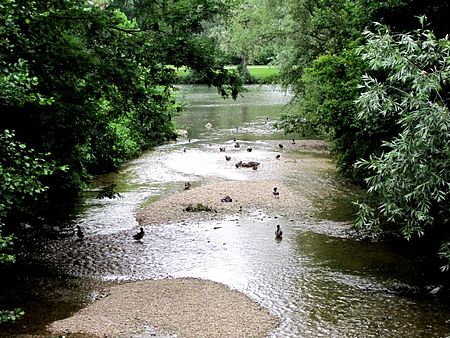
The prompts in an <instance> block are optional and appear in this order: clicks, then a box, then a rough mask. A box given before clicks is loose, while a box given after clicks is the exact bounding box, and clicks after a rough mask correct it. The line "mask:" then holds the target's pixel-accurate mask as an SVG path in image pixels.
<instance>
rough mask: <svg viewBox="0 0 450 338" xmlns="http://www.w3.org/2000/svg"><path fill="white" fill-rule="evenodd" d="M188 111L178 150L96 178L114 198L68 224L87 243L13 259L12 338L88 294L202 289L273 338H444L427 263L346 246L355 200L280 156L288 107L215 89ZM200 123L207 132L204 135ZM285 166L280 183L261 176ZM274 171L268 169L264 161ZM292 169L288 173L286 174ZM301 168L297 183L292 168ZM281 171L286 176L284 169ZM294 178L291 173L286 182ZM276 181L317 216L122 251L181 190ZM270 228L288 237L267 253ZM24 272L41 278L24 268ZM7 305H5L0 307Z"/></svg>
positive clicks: (281, 96)
mask: <svg viewBox="0 0 450 338" xmlns="http://www.w3.org/2000/svg"><path fill="white" fill-rule="evenodd" d="M181 91H182V92H183V93H185V95H186V97H185V99H186V102H188V103H189V105H188V106H187V107H186V110H185V112H183V113H182V115H181V116H179V117H177V123H178V126H179V127H180V128H182V129H185V130H187V132H188V135H189V136H188V138H186V139H180V140H179V141H177V142H176V143H171V144H166V145H163V146H160V147H157V148H156V149H154V150H152V151H149V152H147V153H145V154H143V155H142V156H141V157H139V158H138V159H136V160H133V161H131V162H129V163H128V164H127V165H125V166H124V167H123V168H122V169H121V170H120V171H119V172H118V173H112V174H109V175H104V176H102V177H99V181H98V187H101V186H102V185H105V184H110V183H114V184H116V185H117V189H118V191H119V192H120V195H121V197H118V198H116V199H112V200H109V199H96V198H95V197H94V196H95V191H94V192H87V194H86V198H85V199H84V202H83V203H82V204H81V205H80V210H79V212H78V214H77V215H76V218H75V220H74V223H76V224H78V225H81V226H82V227H83V229H84V230H85V232H86V238H85V239H84V240H83V241H76V240H74V238H73V237H69V238H62V239H58V240H52V241H46V242H45V243H41V244H40V246H39V248H38V249H37V250H36V252H35V253H34V254H33V256H32V257H30V256H23V257H22V256H20V257H19V262H18V268H16V269H20V267H21V266H23V267H24V269H23V271H22V272H21V273H17V271H16V273H15V275H14V277H11V276H12V275H11V276H8V277H6V275H5V274H3V278H2V283H3V286H4V292H5V293H8V294H7V295H5V294H4V296H6V297H2V299H1V300H2V302H0V305H2V306H4V305H5V304H6V305H11V304H13V305H18V306H21V307H23V308H24V309H25V310H26V312H27V314H28V317H26V318H25V319H24V320H23V321H21V322H19V323H18V325H16V326H13V327H12V328H11V330H12V331H9V332H13V333H16V334H17V333H39V332H42V331H43V326H44V325H45V324H46V323H48V322H50V321H52V320H56V319H59V318H64V317H66V316H69V315H70V314H71V313H73V312H74V311H76V310H77V309H79V308H80V307H82V306H85V305H86V304H88V303H89V302H91V301H92V299H95V298H96V297H98V293H99V292H100V291H99V288H98V285H97V283H96V281H99V280H100V281H108V282H115V281H127V280H138V279H148V278H164V277H199V278H205V279H210V280H214V281H217V282H221V283H223V284H226V285H228V286H229V287H231V288H234V289H237V290H239V291H242V292H243V293H245V294H247V295H249V296H250V297H251V298H252V299H254V300H255V301H256V302H258V303H259V304H261V305H262V306H264V307H266V308H267V309H269V311H270V312H272V313H273V314H275V315H277V316H279V317H280V318H281V325H280V327H279V328H278V329H276V330H275V331H274V332H273V333H272V334H271V337H444V336H446V335H448V334H449V333H450V326H449V324H448V323H447V322H446V321H447V320H448V319H449V318H450V311H449V307H448V299H446V298H445V299H443V298H442V297H436V296H431V295H429V294H428V293H427V292H424V291H423V290H424V289H423V287H424V286H425V285H426V282H424V280H423V275H422V269H423V268H424V264H425V263H424V262H422V261H420V257H419V256H417V255H414V254H413V253H412V252H411V250H410V249H409V248H408V247H404V246H400V245H398V244H397V243H390V242H389V243H386V242H385V243H376V242H371V241H368V240H362V239H358V238H354V237H352V236H351V235H350V234H349V232H348V228H349V226H348V224H349V221H350V220H351V218H352V213H353V212H354V210H353V208H352V205H351V202H350V201H351V200H352V198H355V196H357V195H358V192H357V190H356V189H355V188H353V187H351V186H349V185H348V184H345V183H342V182H341V179H340V178H339V177H338V176H337V175H336V173H335V169H334V165H333V163H332V161H331V160H330V158H329V156H328V155H326V154H322V153H318V152H304V151H302V152H299V151H294V150H293V149H290V148H289V147H288V146H287V147H285V148H284V149H283V150H280V149H278V147H277V145H278V140H285V141H284V142H285V144H289V140H288V139H289V138H290V137H295V135H291V136H289V138H288V137H287V136H284V135H283V134H282V133H281V132H278V131H276V130H275V129H274V128H273V126H274V123H275V121H276V120H277V119H278V118H279V116H280V115H281V113H282V110H283V107H284V105H285V104H286V102H287V101H288V99H289V96H288V95H286V94H285V93H284V92H282V91H280V90H278V89H277V88H274V87H270V86H263V87H257V86H252V87H249V91H248V92H246V93H244V94H243V97H240V98H239V99H238V100H237V101H231V100H223V99H222V98H220V97H219V96H218V95H217V94H216V92H215V90H214V89H209V88H206V87H203V86H183V87H181ZM207 124H210V128H208V127H209V125H208V127H206V125H207ZM233 137H236V139H238V140H239V142H240V143H241V144H242V147H243V148H246V147H252V148H253V149H254V150H253V152H252V153H251V154H252V155H251V156H252V159H254V160H256V161H260V162H261V163H265V164H267V166H266V168H264V167H262V168H261V170H258V171H253V170H235V168H233V165H232V164H230V165H227V164H226V162H225V161H224V160H223V153H219V151H218V149H219V147H222V146H224V147H226V148H227V152H233V156H234V158H237V159H239V156H242V158H243V154H245V151H244V150H241V151H240V152H239V151H237V150H235V149H233V143H234V142H233ZM277 153H282V156H283V161H285V162H286V163H287V164H288V165H287V166H286V167H287V169H286V170H282V171H279V170H276V167H275V166H272V167H271V164H270V163H272V162H273V159H274V158H275V154H277ZM271 161H272V162H271ZM290 163H291V164H292V166H291V167H290V166H289V164H290ZM298 163H302V165H303V167H302V168H303V169H302V170H298V167H297V166H296V165H295V164H298ZM289 168H291V169H289ZM296 168H297V169H296ZM214 178H219V179H221V180H241V181H245V180H254V179H256V180H266V179H278V180H281V181H283V182H284V183H286V184H287V185H289V186H290V187H291V188H293V189H294V190H296V191H298V192H299V193H301V194H305V195H308V196H309V197H310V199H311V200H313V201H314V206H313V207H314V210H315V211H316V212H314V213H313V214H310V215H308V216H305V217H299V218H289V217H287V216H285V215H276V216H275V215H271V214H268V213H267V212H265V210H252V211H250V212H243V213H240V214H238V215H232V216H229V217H225V218H217V219H215V220H212V221H201V222H199V221H197V222H190V221H181V222H176V223H167V224H164V225H160V226H147V227H146V237H145V240H144V241H143V242H142V243H136V242H134V241H132V240H131V239H130V236H131V234H133V233H135V232H136V231H137V229H138V228H139V225H138V224H137V222H136V220H135V215H136V212H137V210H138V209H139V208H140V207H142V206H143V205H145V204H146V203H150V202H151V201H154V200H156V199H158V198H161V196H165V195H168V194H171V193H174V192H177V191H180V189H181V188H180V187H182V186H183V184H184V182H186V181H190V182H192V183H193V186H194V187H195V186H196V185H200V184H202V182H204V181H205V180H211V179H214ZM276 224H282V228H283V232H284V238H283V240H282V241H274V240H273V231H274V228H275V225H276ZM30 261H31V262H32V263H33V264H34V265H36V266H37V268H36V269H33V268H32V266H30ZM5 299H8V302H7V301H6V300H5Z"/></svg>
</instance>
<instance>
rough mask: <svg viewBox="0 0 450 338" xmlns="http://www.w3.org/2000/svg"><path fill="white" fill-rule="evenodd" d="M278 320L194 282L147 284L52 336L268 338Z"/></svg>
mask: <svg viewBox="0 0 450 338" xmlns="http://www.w3.org/2000/svg"><path fill="white" fill-rule="evenodd" d="M278 324H279V320H278V319H277V318H276V317H274V316H273V315H271V314H270V313H269V312H268V311H267V310H265V309H264V308H262V307H260V306H259V305H258V304H256V303H255V302H254V301H253V300H251V299H250V298H249V297H247V296H246V295H244V294H242V293H240V292H238V291H235V290H231V289H229V288H228V287H226V286H224V285H222V284H219V283H215V282H211V281H207V280H201V279H196V278H178V279H162V280H148V281H139V282H131V283H125V284H122V285H118V286H114V287H112V288H111V289H110V290H109V291H108V293H107V295H106V296H105V297H103V298H102V299H100V300H98V301H96V302H94V303H93V304H91V305H90V306H88V307H86V308H84V309H82V310H80V311H78V312H77V313H75V314H74V315H73V316H72V317H69V318H66V319H63V320H59V321H56V322H54V323H52V324H51V325H50V326H49V327H48V329H49V330H50V331H51V332H52V333H54V334H68V333H70V334H79V335H81V336H88V337H130V336H132V337H136V336H137V337H146V336H152V337H156V336H157V335H158V336H159V337H167V336H170V335H171V334H174V333H176V336H177V337H184V338H191V337H192V338H202V337H205V338H207V337H208V338H214V337H230V338H232V337H266V336H267V335H268V333H269V332H270V331H272V330H273V329H275V328H276V327H277V325H278Z"/></svg>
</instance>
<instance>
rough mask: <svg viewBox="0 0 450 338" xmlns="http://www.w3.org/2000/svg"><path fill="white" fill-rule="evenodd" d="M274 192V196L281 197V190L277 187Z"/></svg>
mask: <svg viewBox="0 0 450 338" xmlns="http://www.w3.org/2000/svg"><path fill="white" fill-rule="evenodd" d="M272 193H273V196H274V197H280V192H279V191H278V188H277V187H275V188H273V192H272Z"/></svg>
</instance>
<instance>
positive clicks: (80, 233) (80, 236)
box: [77, 225, 84, 240]
mask: <svg viewBox="0 0 450 338" xmlns="http://www.w3.org/2000/svg"><path fill="white" fill-rule="evenodd" d="M77 237H78V238H79V239H80V240H81V239H83V238H84V232H83V230H81V227H80V226H79V225H77Z"/></svg>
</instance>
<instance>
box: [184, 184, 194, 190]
mask: <svg viewBox="0 0 450 338" xmlns="http://www.w3.org/2000/svg"><path fill="white" fill-rule="evenodd" d="M191 186H192V185H191V183H190V182H186V183H185V184H184V190H189V189H191Z"/></svg>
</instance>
